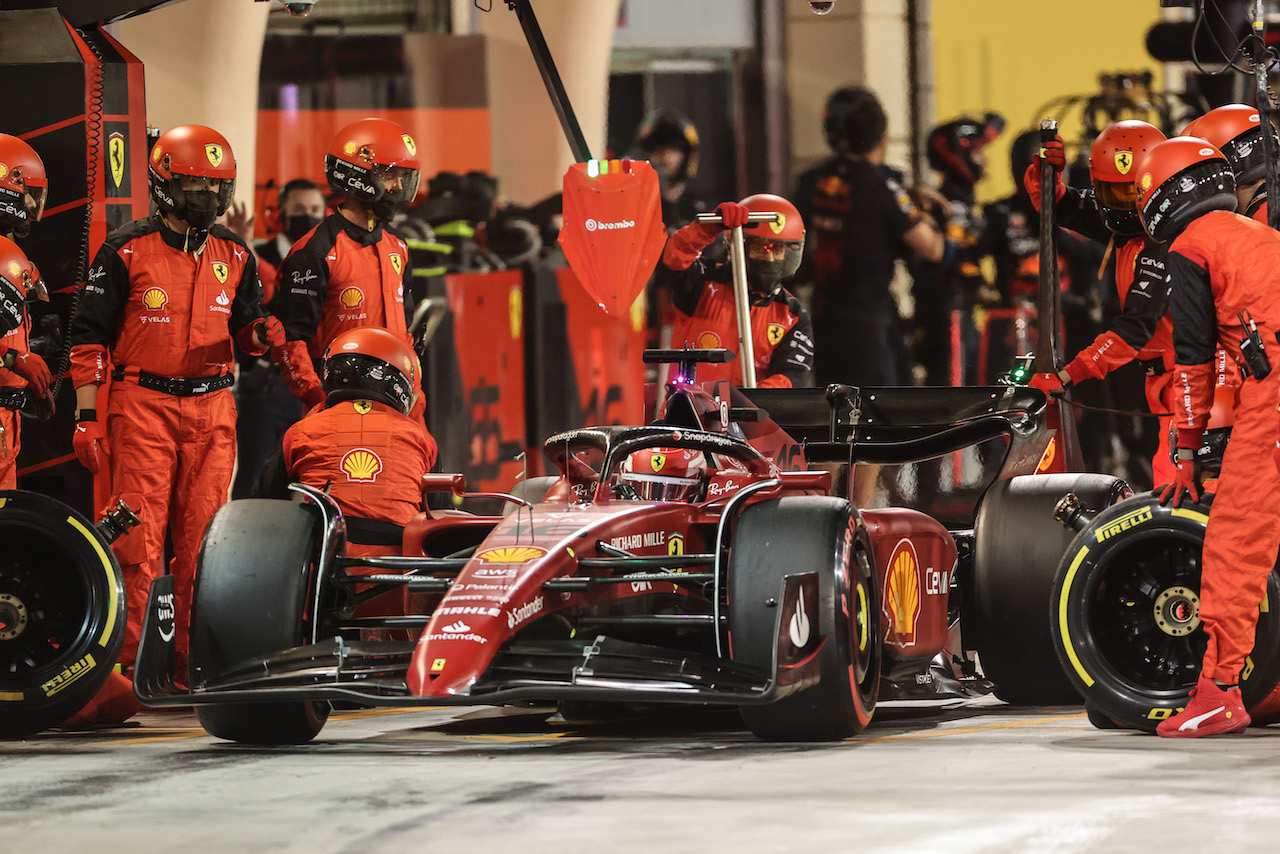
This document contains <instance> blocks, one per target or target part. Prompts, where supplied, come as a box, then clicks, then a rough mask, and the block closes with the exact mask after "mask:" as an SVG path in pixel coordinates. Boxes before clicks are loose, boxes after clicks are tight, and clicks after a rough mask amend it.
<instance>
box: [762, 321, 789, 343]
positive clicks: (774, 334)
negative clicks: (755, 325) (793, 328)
mask: <svg viewBox="0 0 1280 854" xmlns="http://www.w3.org/2000/svg"><path fill="white" fill-rule="evenodd" d="M767 334H768V336H769V343H770V344H772V345H774V346H775V347H776V346H778V342H779V341H781V340H782V336H783V335H786V334H787V328H786V327H785V326H783V325H782V324H781V323H770V324H769V330H768V333H767Z"/></svg>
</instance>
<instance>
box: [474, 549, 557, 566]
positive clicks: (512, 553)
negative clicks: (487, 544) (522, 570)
mask: <svg viewBox="0 0 1280 854" xmlns="http://www.w3.org/2000/svg"><path fill="white" fill-rule="evenodd" d="M546 553H547V550H546V549H540V548H538V547H537V546H506V547H504V548H500V549H489V550H487V551H483V552H480V554H478V555H476V560H478V561H480V562H481V563H528V562H529V561H531V560H537V559H538V558H540V557H543V556H544V555H545V554H546Z"/></svg>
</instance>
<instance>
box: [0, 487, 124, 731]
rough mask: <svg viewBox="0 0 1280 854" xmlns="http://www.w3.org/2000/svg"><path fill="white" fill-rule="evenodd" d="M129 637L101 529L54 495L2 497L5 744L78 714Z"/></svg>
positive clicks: (0, 633) (0, 695)
mask: <svg viewBox="0 0 1280 854" xmlns="http://www.w3.org/2000/svg"><path fill="white" fill-rule="evenodd" d="M124 630H125V588H124V580H123V578H122V577H121V574H120V567H119V565H118V564H117V563H116V560H115V557H114V555H112V553H111V549H110V547H109V546H108V545H107V541H106V540H105V539H103V537H102V536H101V535H100V534H99V533H98V532H97V530H95V529H94V527H93V525H92V524H90V523H89V521H88V520H87V519H85V518H84V517H83V516H81V515H80V514H79V513H77V512H75V511H74V510H72V509H71V508H70V507H67V506H66V505H65V504H62V503H61V502H59V501H55V500H54V499H52V498H49V497H47V496H44V495H37V494H36V493H33V492H20V491H5V492H0V738H19V737H21V736H24V735H29V734H31V733H34V732H39V731H40V730H42V729H47V728H48V727H51V726H55V725H57V724H59V723H61V722H62V721H64V720H66V719H67V718H69V717H71V716H72V715H73V714H75V713H76V712H78V711H80V709H81V708H83V707H84V706H85V704H86V703H88V702H89V700H91V699H92V698H93V696H94V695H95V694H97V693H98V689H100V688H101V687H102V685H103V683H104V682H106V680H107V677H108V676H109V675H110V673H111V670H112V668H113V667H115V663H116V658H117V657H118V656H119V655H120V647H121V646H122V645H123V644H124Z"/></svg>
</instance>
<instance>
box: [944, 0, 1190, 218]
mask: <svg viewBox="0 0 1280 854" xmlns="http://www.w3.org/2000/svg"><path fill="white" fill-rule="evenodd" d="M930 5H931V6H932V10H933V27H932V29H933V44H934V70H935V74H936V77H935V86H936V90H935V91H936V102H935V103H936V115H937V119H938V121H939V122H943V121H947V120H948V119H951V118H954V117H956V116H958V115H964V114H970V115H975V116H980V115H981V114H982V113H983V112H985V111H986V110H995V111H996V112H999V113H1001V114H1003V115H1004V117H1005V119H1006V120H1007V121H1008V126H1007V127H1006V129H1005V133H1004V134H1002V135H1001V136H1000V137H999V138H998V139H997V140H996V141H995V142H994V143H992V144H991V146H990V147H989V148H988V149H987V153H988V162H989V166H988V169H987V175H988V177H987V178H986V179H985V180H984V181H983V182H982V184H981V185H980V186H979V188H978V196H979V199H980V200H982V201H990V200H993V199H997V198H1000V197H1001V196H1005V195H1008V194H1009V193H1010V192H1012V191H1013V183H1012V180H1013V179H1012V177H1011V176H1010V174H1009V144H1010V143H1011V142H1012V141H1013V138H1014V137H1015V136H1017V135H1018V134H1019V133H1021V132H1022V131H1023V130H1026V129H1027V128H1029V127H1032V126H1034V125H1038V124H1039V121H1040V119H1041V118H1043V116H1041V115H1038V114H1037V113H1036V110H1037V109H1038V108H1039V107H1041V106H1042V105H1043V104H1045V103H1046V102H1047V101H1050V100H1052V99H1054V98H1056V97H1058V96H1061V95H1071V94H1084V93H1091V92H1096V91H1097V89H1098V75H1099V74H1100V73H1104V72H1116V71H1126V72H1134V71H1142V70H1150V71H1152V72H1153V73H1155V75H1156V78H1155V82H1154V83H1153V87H1155V88H1157V89H1158V88H1160V87H1161V85H1162V84H1163V80H1164V75H1163V73H1162V69H1161V67H1160V65H1159V63H1157V62H1156V61H1155V60H1154V59H1152V58H1151V57H1150V56H1149V55H1148V54H1147V51H1146V46H1145V42H1146V33H1147V30H1148V29H1150V28H1151V26H1152V25H1153V24H1155V23H1156V22H1157V21H1158V20H1159V19H1160V8H1159V4H1157V3H1156V2H1155V0H1071V2H1069V3H1041V2H1027V0H933V2H932V4H930ZM1037 32H1041V33H1043V35H1041V36H1039V37H1035V36H1034V35H1033V34H1034V33H1037ZM1079 115H1080V112H1079V110H1078V109H1077V110H1074V111H1068V112H1066V113H1065V114H1063V115H1056V116H1052V118H1056V119H1058V121H1059V127H1060V129H1061V131H1062V135H1063V137H1064V138H1065V139H1067V141H1068V142H1069V143H1070V142H1072V141H1073V140H1075V139H1077V138H1078V137H1079V135H1080V132H1081V125H1080V122H1079Z"/></svg>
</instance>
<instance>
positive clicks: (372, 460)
mask: <svg viewBox="0 0 1280 854" xmlns="http://www.w3.org/2000/svg"><path fill="white" fill-rule="evenodd" d="M339 466H340V467H341V468H342V470H343V471H344V472H346V474H347V481H348V482H349V483H373V482H375V481H376V480H377V479H378V473H379V472H381V471H382V458H381V457H379V456H378V455H377V454H375V453H374V452H373V451H371V450H369V449H368V448H354V449H352V450H350V451H347V452H346V453H345V454H343V456H342V462H340V463H339Z"/></svg>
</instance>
